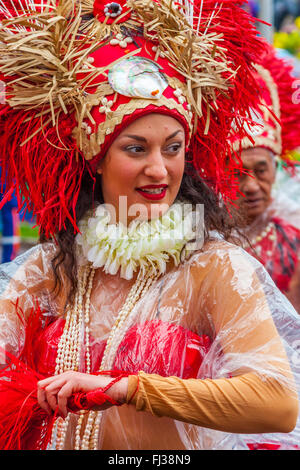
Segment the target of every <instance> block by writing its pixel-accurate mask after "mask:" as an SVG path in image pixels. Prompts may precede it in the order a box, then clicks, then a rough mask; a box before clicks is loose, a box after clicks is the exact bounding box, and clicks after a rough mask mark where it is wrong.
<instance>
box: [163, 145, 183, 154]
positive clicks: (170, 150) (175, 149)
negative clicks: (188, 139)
mask: <svg viewBox="0 0 300 470" xmlns="http://www.w3.org/2000/svg"><path fill="white" fill-rule="evenodd" d="M181 147H182V144H180V143H178V144H171V145H169V146H168V147H167V149H166V151H167V152H168V153H177V152H179V150H180V149H181Z"/></svg>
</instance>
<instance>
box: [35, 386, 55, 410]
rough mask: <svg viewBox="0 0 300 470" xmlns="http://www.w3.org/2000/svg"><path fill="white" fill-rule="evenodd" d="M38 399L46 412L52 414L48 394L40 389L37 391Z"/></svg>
mask: <svg viewBox="0 0 300 470" xmlns="http://www.w3.org/2000/svg"><path fill="white" fill-rule="evenodd" d="M37 399H38V403H39V405H40V407H41V408H42V409H43V410H45V411H46V412H47V413H48V414H49V415H51V414H52V409H51V407H50V405H49V403H48V400H47V396H46V392H45V390H44V389H42V388H38V390H37Z"/></svg>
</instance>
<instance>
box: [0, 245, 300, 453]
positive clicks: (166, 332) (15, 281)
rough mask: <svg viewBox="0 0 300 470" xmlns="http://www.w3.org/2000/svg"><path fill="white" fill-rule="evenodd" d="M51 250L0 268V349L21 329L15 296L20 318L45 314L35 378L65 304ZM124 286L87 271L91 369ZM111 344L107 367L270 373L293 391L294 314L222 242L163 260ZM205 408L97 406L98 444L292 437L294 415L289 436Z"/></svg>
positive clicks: (51, 360) (202, 445)
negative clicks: (189, 417)
mask: <svg viewBox="0 0 300 470" xmlns="http://www.w3.org/2000/svg"><path fill="white" fill-rule="evenodd" d="M55 250H56V248H55V246H54V245H52V244H51V243H47V244H44V245H38V246H36V247H34V248H32V249H31V250H29V251H28V252H26V253H25V254H23V255H21V256H20V257H19V258H17V259H16V260H15V261H13V262H11V263H8V264H5V265H2V266H1V273H0V279H1V300H0V346H1V347H3V348H5V349H6V350H7V351H9V352H11V353H14V354H17V352H18V349H19V348H20V346H21V344H22V341H23V340H24V326H23V325H22V322H20V320H19V319H18V317H17V315H16V311H15V304H16V302H17V301H18V305H19V307H21V308H22V311H23V312H24V315H25V317H26V315H28V314H29V312H30V310H31V309H32V308H33V306H34V304H35V299H38V302H39V305H40V307H41V310H43V312H44V313H43V315H44V316H45V318H46V317H49V318H52V319H53V321H52V322H51V324H50V327H48V330H47V331H46V332H45V336H44V339H43V340H41V339H39V341H38V342H37V344H36V345H35V350H36V354H37V356H38V357H37V364H38V368H39V371H40V372H41V373H44V374H45V375H47V374H48V375H53V370H54V369H53V364H55V357H56V352H57V350H56V348H57V338H58V337H59V335H60V334H61V333H62V321H63V306H64V303H65V298H63V297H64V296H63V295H62V294H61V295H60V296H59V297H56V298H55V296H54V294H53V292H52V291H53V287H54V276H53V272H52V269H51V259H52V258H53V256H54V254H55ZM132 283H133V281H128V280H125V279H122V278H120V277H119V276H118V275H114V276H112V275H107V274H105V273H104V272H103V270H101V269H98V270H97V271H96V273H95V278H94V282H93V288H92V293H91V308H90V318H91V323H90V332H91V339H90V349H91V360H92V364H91V368H92V370H97V368H98V367H99V361H100V360H99V357H100V356H101V354H102V353H103V348H104V345H105V341H106V340H107V338H108V335H109V333H110V331H111V328H112V325H113V324H114V321H115V319H116V316H117V314H118V312H119V311H120V309H121V307H122V305H123V304H124V301H125V299H126V296H127V295H128V292H129V290H130V287H131V286H132ZM274 324H275V325H276V328H277V330H278V332H279V335H280V337H281V339H279V336H278V335H277V332H276V328H275V327H274ZM207 338H209V342H210V344H209V347H207V343H206V342H205V341H206V340H207ZM118 342H119V348H117V351H116V358H115V366H116V367H118V368H119V367H121V366H122V365H123V366H124V368H125V369H126V368H127V370H128V371H131V370H132V371H133V373H136V372H137V371H136V370H135V369H138V370H144V371H145V372H146V373H148V374H159V375H161V376H165V377H168V376H177V377H182V378H183V379H186V380H187V381H188V380H189V379H190V378H193V379H199V383H200V382H202V381H203V380H205V379H212V381H214V380H216V379H220V378H228V379H229V380H232V379H233V378H235V377H238V376H240V375H242V374H247V373H249V372H250V373H251V372H254V373H255V374H257V375H258V376H259V377H261V378H262V380H263V381H268V380H276V382H278V383H280V384H281V385H282V387H284V388H287V389H288V390H295V387H296V388H297V393H298V392H299V384H300V352H299V349H300V318H299V316H298V314H297V313H296V312H295V310H294V309H293V307H292V306H291V305H290V303H289V302H288V301H287V299H286V298H285V297H284V296H283V295H282V294H281V293H280V291H279V290H278V289H277V288H276V287H275V285H274V283H273V281H272V280H271V278H270V277H269V275H268V274H267V272H266V271H265V269H264V268H263V267H262V265H261V264H260V263H258V262H257V261H256V260H255V259H254V258H252V257H251V256H249V255H248V254H247V253H246V252H245V251H243V250H242V249H241V248H240V247H237V246H235V245H232V244H229V243H227V242H224V241H222V240H218V239H214V240H211V241H210V242H208V243H207V244H206V245H205V246H204V248H203V250H202V251H198V252H195V253H194V254H193V255H192V256H191V257H190V258H189V259H188V260H186V261H184V262H183V263H181V264H180V265H179V266H178V267H174V266H169V268H168V270H167V273H166V274H165V275H163V276H161V277H160V278H158V279H157V280H156V281H155V282H154V283H153V284H152V286H151V287H150V289H149V290H148V291H147V292H146V294H145V296H144V297H142V298H141V299H140V300H139V301H138V302H137V304H136V305H135V307H134V312H133V315H131V320H130V322H129V323H128V324H126V328H125V329H124V331H123V334H122V336H121V337H119V338H118ZM185 343H186V344H185ZM187 343H188V344H187ZM126 348H127V349H126ZM124 351H125V353H124ZM286 354H287V356H288V358H289V364H290V367H291V368H292V370H293V375H291V374H290V372H289V369H288V365H287V364H288V361H287V357H286ZM124 358H125V359H124ZM4 360H5V358H4V357H2V362H4ZM122 361H124V363H122ZM125 363H126V364H125ZM83 371H84V370H83ZM237 393H238V391H237ZM149 399H151V397H150V398H149ZM265 399H266V400H265V401H266V403H265V406H266V409H265V410H264V408H263V407H262V409H261V414H262V417H263V414H264V413H270V410H269V409H268V408H267V406H268V401H269V398H268V397H265ZM213 406H214V405H213V404H212V410H213ZM195 413H196V411H195ZM229 413H230V411H229ZM248 413H249V414H248ZM212 414H213V415H214V416H213V417H212V418H211V419H213V420H214V427H215V429H212V428H209V427H206V426H200V425H195V424H191V423H188V422H184V419H180V420H176V419H172V418H170V417H168V416H161V417H158V416H155V415H153V414H151V413H150V412H149V411H137V409H136V407H135V406H134V405H132V404H130V405H127V404H125V405H122V406H120V407H111V408H110V409H108V410H106V411H104V412H103V413H102V421H101V428H100V433H99V441H98V448H99V449H119V450H121V449H128V450H129V449H135V450H137V449H143V450H145V449H192V450H193V449H248V448H249V447H248V444H249V443H265V442H273V443H274V442H275V443H278V444H279V445H280V446H281V447H280V448H291V447H292V446H294V445H297V444H298V443H299V442H300V428H299V420H298V423H297V426H296V428H295V429H294V430H293V431H292V432H289V433H286V432H282V433H266V434H246V433H245V431H244V430H243V429H241V432H240V433H239V432H228V431H226V430H224V429H223V428H224V423H223V421H224V419H223V417H222V413H221V415H220V416H218V415H217V412H216V413H212ZM245 414H246V418H243V421H247V415H248V416H249V419H250V418H251V414H252V410H251V409H249V410H245ZM77 419H78V417H77V416H76V415H72V417H71V420H70V424H69V427H68V431H67V437H66V441H65V449H72V448H74V429H75V425H76V420H77ZM226 419H228V417H227V418H226ZM218 423H219V424H218ZM218 426H219V428H218ZM225 427H226V426H225ZM221 429H222V430H221ZM245 429H246V428H245Z"/></svg>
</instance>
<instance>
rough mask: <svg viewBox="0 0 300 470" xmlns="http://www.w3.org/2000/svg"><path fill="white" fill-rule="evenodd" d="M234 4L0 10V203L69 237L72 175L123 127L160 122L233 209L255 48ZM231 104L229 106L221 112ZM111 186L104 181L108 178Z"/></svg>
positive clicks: (43, 5)
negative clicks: (144, 119) (174, 131)
mask: <svg viewBox="0 0 300 470" xmlns="http://www.w3.org/2000/svg"><path fill="white" fill-rule="evenodd" d="M242 3H243V2H239V1H236V0H223V1H222V3H218V2H216V1H215V0H197V1H194V2H193V1H189V0H186V1H183V0H178V1H172V0H127V1H124V0H120V1H118V2H109V1H107V0H101V1H99V0H96V1H93V0H82V1H79V0H78V1H76V0H61V1H59V0H58V1H57V0H39V1H37V0H6V1H4V0H0V19H1V20H2V25H1V27H0V79H1V80H2V81H3V82H4V84H5V92H6V95H5V98H6V99H5V102H4V103H3V104H2V105H1V108H0V149H1V151H0V159H1V166H2V177H3V178H5V179H6V188H7V195H6V198H5V199H4V202H5V200H7V198H8V197H9V196H10V195H11V193H12V191H13V190H14V189H16V192H17V197H18V199H19V204H20V207H21V206H22V205H26V206H27V208H28V209H29V210H30V211H33V213H34V214H35V215H36V217H37V223H38V224H39V225H40V229H41V232H42V233H44V234H45V235H46V236H47V237H48V236H50V235H54V234H55V233H56V232H57V231H58V230H61V229H63V228H65V227H66V221H67V220H68V221H69V222H68V223H71V224H72V225H73V226H74V229H75V230H78V229H77V221H76V215H75V206H76V202H77V198H78V194H79V191H80V187H81V181H82V175H83V173H84V171H86V170H88V171H90V173H91V174H93V173H94V172H95V169H96V168H97V164H98V162H99V159H100V158H102V157H103V156H105V153H106V151H107V149H108V147H109V145H110V144H111V142H112V140H113V139H114V138H115V137H116V136H117V134H118V133H119V132H121V131H122V129H123V128H124V127H125V126H127V125H128V124H129V123H130V122H131V121H132V120H133V119H136V118H138V117H139V116H143V115H144V114H147V113H150V112H159V113H165V114H168V115H171V116H173V117H175V118H176V119H178V120H179V121H180V122H181V123H182V125H183V126H184V128H185V131H186V141H187V146H188V150H189V155H190V158H191V159H192V161H193V164H194V166H195V168H196V169H197V170H198V171H199V172H200V174H201V176H202V177H203V178H204V179H205V180H206V181H207V182H208V183H209V184H210V185H211V186H212V187H213V188H214V189H215V191H216V192H217V193H220V194H221V195H222V196H223V199H224V200H225V201H226V200H230V199H234V197H235V194H236V189H237V182H235V180H234V171H233V170H234V169H235V167H237V166H239V164H240V163H239V162H238V161H236V159H235V158H234V157H232V160H231V161H230V162H229V164H228V161H227V158H228V157H227V156H228V153H229V152H228V150H229V143H228V139H227V136H228V132H229V129H230V128H231V126H232V122H233V120H234V119H235V125H236V127H237V131H238V134H239V136H240V138H242V137H243V136H244V135H245V129H244V126H243V118H244V117H246V116H247V115H248V112H249V106H250V102H251V95H252V93H253V89H254V88H255V81H254V79H253V77H252V74H251V65H249V64H251V62H255V61H256V58H257V57H256V53H257V51H260V50H261V47H262V46H261V41H260V39H259V38H258V36H257V33H256V30H255V28H254V27H253V23H252V19H251V18H250V17H249V15H248V13H246V12H245V11H244V10H243V9H242V8H241V7H240V4H242ZM233 103H234V106H233ZM112 177H113V175H112Z"/></svg>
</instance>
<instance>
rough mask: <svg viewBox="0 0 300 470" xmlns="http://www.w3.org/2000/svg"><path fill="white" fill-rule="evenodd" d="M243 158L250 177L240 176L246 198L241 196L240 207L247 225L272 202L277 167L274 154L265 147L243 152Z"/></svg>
mask: <svg viewBox="0 0 300 470" xmlns="http://www.w3.org/2000/svg"><path fill="white" fill-rule="evenodd" d="M241 157H242V162H243V168H244V169H245V170H247V172H248V173H249V175H245V174H241V175H239V179H240V184H239V188H240V191H241V192H242V194H243V195H244V196H242V195H241V196H240V198H239V200H238V206H239V209H240V211H241V213H242V214H243V215H244V216H245V217H246V220H247V223H251V222H253V221H254V219H256V218H257V217H258V216H260V215H261V214H263V212H264V211H265V210H266V208H267V207H268V206H269V204H270V202H271V191H272V185H273V183H274V181H275V171H276V166H275V160H274V155H273V154H272V152H271V151H270V150H268V149H265V148H263V147H255V148H251V149H247V150H243V151H242V155H241Z"/></svg>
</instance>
